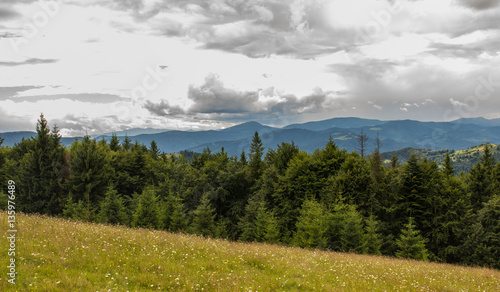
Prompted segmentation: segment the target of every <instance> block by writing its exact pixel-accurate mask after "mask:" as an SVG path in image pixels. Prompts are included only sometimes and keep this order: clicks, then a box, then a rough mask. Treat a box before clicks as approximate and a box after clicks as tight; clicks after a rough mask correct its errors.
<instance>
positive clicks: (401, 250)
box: [396, 217, 429, 261]
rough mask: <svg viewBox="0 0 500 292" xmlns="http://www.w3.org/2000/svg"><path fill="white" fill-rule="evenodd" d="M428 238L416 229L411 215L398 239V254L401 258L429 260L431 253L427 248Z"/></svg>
mask: <svg viewBox="0 0 500 292" xmlns="http://www.w3.org/2000/svg"><path fill="white" fill-rule="evenodd" d="M426 241H427V240H426V239H425V238H423V237H422V236H421V235H420V231H418V230H417V229H415V226H414V224H413V218H412V217H410V219H409V221H408V224H406V225H405V229H403V230H401V235H400V237H399V239H397V240H396V244H397V246H398V251H397V252H396V256H397V257H399V258H406V259H415V260H421V261H427V260H428V258H429V254H428V252H427V249H426V248H425V243H426Z"/></svg>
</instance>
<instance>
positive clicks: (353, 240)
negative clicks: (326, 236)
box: [340, 205, 365, 253]
mask: <svg viewBox="0 0 500 292" xmlns="http://www.w3.org/2000/svg"><path fill="white" fill-rule="evenodd" d="M340 239H341V242H342V250H343V251H346V252H355V253H363V252H364V244H365V233H364V230H363V217H362V216H361V215H360V214H359V212H358V211H357V210H356V207H355V206H354V205H350V206H349V208H348V210H347V213H346V214H345V217H344V223H343V228H342V231H341V233H340Z"/></svg>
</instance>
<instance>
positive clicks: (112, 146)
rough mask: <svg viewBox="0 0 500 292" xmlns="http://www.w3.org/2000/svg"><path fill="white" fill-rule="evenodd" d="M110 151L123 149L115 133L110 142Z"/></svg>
mask: <svg viewBox="0 0 500 292" xmlns="http://www.w3.org/2000/svg"><path fill="white" fill-rule="evenodd" d="M109 149H111V151H115V152H116V151H119V150H120V149H121V148H120V140H118V137H117V136H116V133H113V135H112V136H111V141H110V142H109Z"/></svg>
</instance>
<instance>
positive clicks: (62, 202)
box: [0, 115, 500, 269]
mask: <svg viewBox="0 0 500 292" xmlns="http://www.w3.org/2000/svg"><path fill="white" fill-rule="evenodd" d="M36 132H37V134H36V136H34V137H33V138H31V139H23V140H22V142H20V143H17V144H16V145H15V146H14V147H5V146H3V147H1V148H0V181H2V182H7V181H9V180H13V181H15V182H16V196H17V201H16V204H17V206H16V210H19V211H21V212H24V213H39V214H47V215H50V216H56V217H63V218H70V219H75V220H83V221H90V222H99V223H107V224H119V225H126V226H130V227H137V228H152V229H159V230H167V231H170V232H174V233H177V232H181V233H189V234H196V235H200V236H205V237H214V238H226V239H230V240H234V241H245V242H267V243H276V244H281V245H290V246H298V247H303V248H318V249H323V250H332V251H340V252H351V253H358V254H373V255H387V256H393V257H399V258H410V259H418V260H423V261H435V262H446V263H454V264H462V265H469V266H487V267H492V268H496V269H500V163H499V162H497V161H495V159H494V158H493V157H492V155H491V153H490V151H489V148H488V145H487V144H486V146H485V148H484V154H483V155H482V157H481V159H480V160H479V161H478V162H477V164H476V165H475V166H474V167H472V169H471V170H470V172H460V173H458V172H457V171H456V170H455V169H454V168H453V166H452V164H451V162H450V159H449V156H447V158H446V159H445V160H444V162H443V163H442V165H438V164H437V163H436V162H430V161H428V160H426V159H424V158H421V157H419V156H418V155H417V154H412V155H411V156H410V158H409V159H408V161H407V162H405V163H399V162H398V160H397V158H395V157H394V158H393V159H392V160H391V162H390V163H384V162H383V160H382V156H381V153H380V151H379V148H378V147H377V148H376V149H375V151H374V152H373V153H364V154H363V156H361V155H360V154H358V153H357V152H351V153H348V152H347V151H345V150H343V149H340V148H339V147H338V146H336V144H335V141H334V140H333V139H330V140H329V141H328V142H327V143H326V144H325V145H318V149H317V150H316V151H314V152H313V153H307V152H304V151H301V149H299V148H298V147H297V146H296V145H294V143H281V144H280V145H276V147H275V148H273V149H265V148H264V147H263V144H262V141H261V138H260V137H259V133H258V132H255V135H254V136H253V138H252V144H251V148H250V149H248V153H246V152H242V153H241V155H238V156H229V155H228V154H227V152H225V151H224V149H223V148H222V149H208V148H207V149H205V151H203V153H190V152H182V153H181V154H166V153H162V152H160V151H159V148H158V146H157V145H156V143H155V142H154V141H153V142H152V143H151V145H141V144H140V143H137V142H134V141H132V139H131V138H129V137H125V138H121V139H119V138H118V137H117V136H116V135H114V136H113V138H112V139H111V140H110V141H106V140H99V139H97V140H96V139H93V138H91V137H89V136H85V137H83V138H82V139H80V140H77V141H75V142H74V143H73V144H72V145H71V147H63V146H62V145H61V142H60V139H61V135H60V134H59V131H58V129H57V127H54V128H52V129H51V128H50V126H49V125H48V123H47V120H46V119H45V118H44V117H43V115H42V116H41V117H40V119H39V120H38V124H37V126H36ZM1 141H2V140H1V139H0V145H1ZM8 195H9V189H8V188H7V186H6V185H5V184H4V187H3V189H2V190H1V200H0V201H1V202H0V203H1V207H2V209H5V208H6V205H7V203H6V202H7V200H8Z"/></svg>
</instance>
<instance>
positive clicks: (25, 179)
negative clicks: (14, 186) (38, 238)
mask: <svg viewBox="0 0 500 292" xmlns="http://www.w3.org/2000/svg"><path fill="white" fill-rule="evenodd" d="M36 131H37V135H36V137H35V138H33V140H32V142H31V143H27V144H26V145H27V146H29V148H28V149H27V152H28V153H27V154H26V155H25V157H24V158H23V159H22V161H21V167H20V168H21V175H20V187H19V189H20V196H21V197H22V200H21V202H22V203H21V204H20V205H21V208H20V209H21V210H22V211H24V212H27V213H45V214H51V215H57V214H60V213H61V211H62V203H63V202H64V200H65V199H66V198H65V197H64V192H63V190H62V184H63V179H64V178H63V176H62V166H63V162H64V161H63V155H64V149H63V148H62V146H61V144H60V139H61V136H60V135H59V131H58V130H57V127H55V128H54V131H53V132H52V133H51V132H50V129H49V127H48V125H47V120H46V119H45V117H44V116H43V114H41V115H40V119H39V120H38V123H37V126H36Z"/></svg>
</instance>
